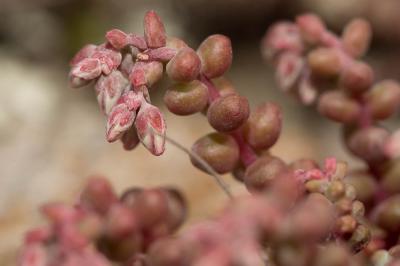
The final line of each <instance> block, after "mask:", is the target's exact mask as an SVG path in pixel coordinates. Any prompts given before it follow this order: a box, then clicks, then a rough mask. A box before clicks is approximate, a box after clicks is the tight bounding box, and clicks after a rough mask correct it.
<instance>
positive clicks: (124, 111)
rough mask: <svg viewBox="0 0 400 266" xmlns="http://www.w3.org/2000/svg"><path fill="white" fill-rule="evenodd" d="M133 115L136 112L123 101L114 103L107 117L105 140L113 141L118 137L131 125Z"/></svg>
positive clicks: (133, 118)
mask: <svg viewBox="0 0 400 266" xmlns="http://www.w3.org/2000/svg"><path fill="white" fill-rule="evenodd" d="M135 117H136V112H135V111H132V110H129V108H128V105H126V104H125V103H120V104H117V105H115V106H114V107H113V108H112V109H111V111H110V113H109V116H108V119H107V129H106V139H107V141H108V142H114V141H116V140H117V139H119V138H120V137H121V136H122V135H123V134H124V133H125V132H126V131H127V130H129V128H130V127H131V126H132V125H133V122H134V121H135Z"/></svg>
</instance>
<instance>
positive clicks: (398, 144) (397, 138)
mask: <svg viewBox="0 0 400 266" xmlns="http://www.w3.org/2000/svg"><path fill="white" fill-rule="evenodd" d="M383 149H384V152H385V155H386V156H387V157H389V158H390V159H395V158H399V157H400V130H396V131H395V132H393V133H392V135H390V136H389V137H388V138H387V139H386V141H385V144H384V148H383Z"/></svg>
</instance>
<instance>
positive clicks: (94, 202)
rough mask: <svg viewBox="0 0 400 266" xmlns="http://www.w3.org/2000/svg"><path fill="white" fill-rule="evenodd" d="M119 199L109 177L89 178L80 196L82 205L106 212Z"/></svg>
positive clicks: (102, 212)
mask: <svg viewBox="0 0 400 266" xmlns="http://www.w3.org/2000/svg"><path fill="white" fill-rule="evenodd" d="M116 201H117V196H116V195H115V192H114V190H113V188H112V186H111V184H110V182H108V181H107V179H105V178H102V177H93V178H91V179H89V181H88V183H87V185H86V187H85V189H84V190H83V192H82V194H81V196H80V205H81V206H82V207H84V208H85V209H88V210H95V211H97V212H99V213H100V214H105V213H107V211H108V210H109V209H110V207H111V206H112V205H113V204H114V203H115V202H116Z"/></svg>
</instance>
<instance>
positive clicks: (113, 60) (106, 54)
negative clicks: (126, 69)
mask: <svg viewBox="0 0 400 266" xmlns="http://www.w3.org/2000/svg"><path fill="white" fill-rule="evenodd" d="M91 58H92V59H98V60H99V61H100V64H101V71H102V72H103V73H104V74H105V75H109V74H110V73H111V71H113V70H115V69H117V68H118V67H119V65H120V64H121V61H122V55H121V53H120V52H118V51H115V50H112V49H108V48H106V47H105V45H101V46H98V47H97V48H96V50H95V51H94V53H93V54H92V55H91Z"/></svg>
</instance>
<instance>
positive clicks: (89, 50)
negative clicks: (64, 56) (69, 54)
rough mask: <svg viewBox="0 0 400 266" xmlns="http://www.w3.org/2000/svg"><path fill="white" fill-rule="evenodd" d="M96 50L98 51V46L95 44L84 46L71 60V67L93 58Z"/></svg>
mask: <svg viewBox="0 0 400 266" xmlns="http://www.w3.org/2000/svg"><path fill="white" fill-rule="evenodd" d="M96 49H97V46H96V45H94V44H87V45H85V46H83V47H82V49H80V50H79V51H78V52H77V53H76V54H75V55H74V57H73V58H72V59H71V61H70V62H69V65H70V66H71V67H72V66H75V65H76V64H78V63H79V62H80V61H82V60H83V59H85V58H89V57H91V56H92V54H93V53H94V52H95V51H96Z"/></svg>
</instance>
